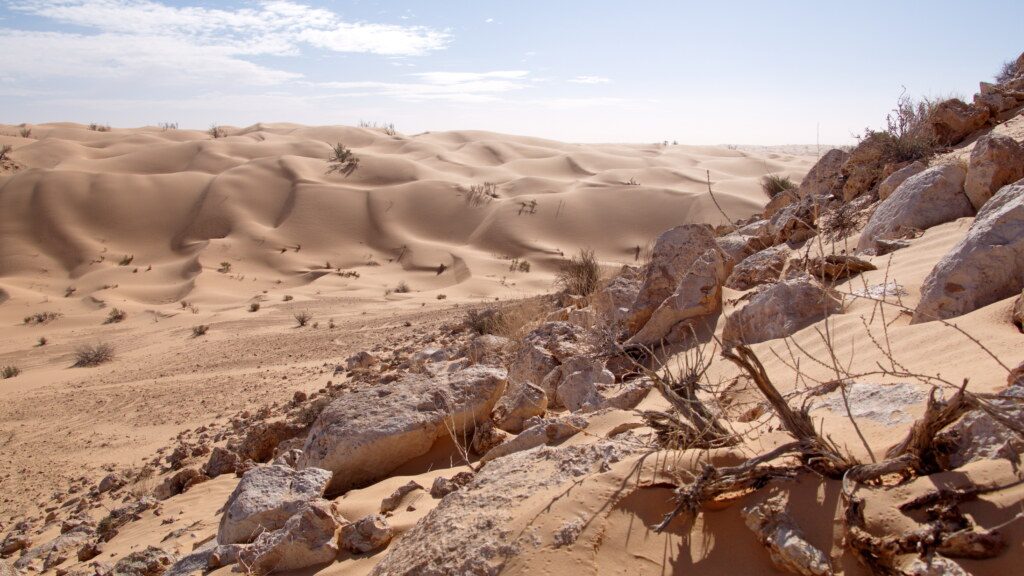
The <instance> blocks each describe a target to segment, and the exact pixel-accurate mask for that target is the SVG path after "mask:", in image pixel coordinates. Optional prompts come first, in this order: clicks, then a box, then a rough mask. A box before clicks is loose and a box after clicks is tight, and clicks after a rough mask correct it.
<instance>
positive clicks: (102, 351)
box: [75, 342, 114, 368]
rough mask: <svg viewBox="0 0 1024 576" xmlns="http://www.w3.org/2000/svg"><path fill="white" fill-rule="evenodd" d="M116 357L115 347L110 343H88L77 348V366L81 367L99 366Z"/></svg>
mask: <svg viewBox="0 0 1024 576" xmlns="http://www.w3.org/2000/svg"><path fill="white" fill-rule="evenodd" d="M113 359H114V348H113V346H111V345H110V344H106V343H102V342H101V343H99V344H86V345H84V346H79V347H78V348H77V349H76V350H75V366H76V367H79V368H83V367H89V366H99V365H100V364H103V363H104V362H110V361H111V360H113Z"/></svg>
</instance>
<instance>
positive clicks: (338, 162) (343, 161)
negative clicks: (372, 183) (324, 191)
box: [327, 142, 359, 176]
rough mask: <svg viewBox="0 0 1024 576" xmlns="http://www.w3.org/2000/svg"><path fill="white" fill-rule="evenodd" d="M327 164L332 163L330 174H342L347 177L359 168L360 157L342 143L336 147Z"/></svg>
mask: <svg viewBox="0 0 1024 576" xmlns="http://www.w3.org/2000/svg"><path fill="white" fill-rule="evenodd" d="M327 162H328V163H330V167H329V168H327V173H328V174H332V173H334V172H341V173H342V174H344V175H345V176H349V175H351V174H352V173H353V172H355V171H356V168H358V167H359V157H357V156H356V155H355V153H354V152H352V151H351V150H349V149H348V148H347V147H346V146H345V145H344V144H342V143H341V142H338V143H337V144H335V145H334V148H333V149H332V150H331V156H330V157H329V158H327Z"/></svg>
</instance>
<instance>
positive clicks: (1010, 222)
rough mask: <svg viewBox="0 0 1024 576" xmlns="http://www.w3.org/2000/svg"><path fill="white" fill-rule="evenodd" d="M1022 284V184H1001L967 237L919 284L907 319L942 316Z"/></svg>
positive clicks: (990, 300) (967, 309) (1011, 292)
mask: <svg viewBox="0 0 1024 576" xmlns="http://www.w3.org/2000/svg"><path fill="white" fill-rule="evenodd" d="M1022 288H1024V182H1018V183H1016V184H1012V185H1009V186H1004V187H1003V188H1002V189H1001V190H999V192H998V193H997V194H996V195H995V196H993V197H992V198H991V199H990V200H989V201H988V202H986V203H985V205H984V206H983V207H982V209H981V211H980V212H978V216H977V217H976V218H975V219H974V223H973V224H971V227H970V229H968V231H967V235H966V236H965V237H964V238H963V239H962V240H961V241H960V242H959V243H957V244H956V246H954V247H953V248H952V249H951V250H950V251H949V252H948V253H947V254H946V255H945V256H943V257H942V259H941V260H939V263H938V264H936V265H935V268H933V269H932V271H931V273H929V274H928V277H927V278H925V280H924V284H923V286H922V288H921V302H920V303H919V304H918V305H917V309H916V310H915V311H914V317H913V319H912V323H920V322H928V321H929V320H935V319H947V318H953V317H955V316H960V315H961V314H966V313H968V312H970V311H972V310H976V309H978V308H981V307H982V306H987V305H989V304H992V303H993V302H997V301H999V300H1002V299H1004V298H1010V297H1011V296H1014V295H1016V294H1019V293H1020V291H1021V289H1022Z"/></svg>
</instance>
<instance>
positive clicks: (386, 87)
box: [316, 70, 530, 102]
mask: <svg viewBox="0 0 1024 576" xmlns="http://www.w3.org/2000/svg"><path fill="white" fill-rule="evenodd" d="M410 77H411V78H414V79H416V80H417V81H412V82H376V81H366V82H322V83H318V84H316V87H317V88H319V89H323V90H327V91H328V92H329V93H330V94H331V95H334V96H353V97H354V96H386V97H391V98H398V99H403V100H450V101H455V102H492V101H495V100H498V99H500V96H499V95H500V94H504V93H508V92H513V91H517V90H522V89H524V88H528V87H529V86H530V80H529V72H528V71H525V70H495V71H491V72H420V73H417V74H411V75H410Z"/></svg>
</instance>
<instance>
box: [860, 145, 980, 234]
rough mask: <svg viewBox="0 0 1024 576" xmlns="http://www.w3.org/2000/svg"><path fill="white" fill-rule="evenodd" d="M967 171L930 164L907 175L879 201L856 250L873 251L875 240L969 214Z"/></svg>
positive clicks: (945, 165)
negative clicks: (966, 185)
mask: <svg viewBox="0 0 1024 576" xmlns="http://www.w3.org/2000/svg"><path fill="white" fill-rule="evenodd" d="M966 176H967V173H966V171H965V170H964V169H963V167H961V166H958V165H956V164H944V165H940V166H933V167H931V168H928V169H927V170H925V171H923V172H921V173H919V174H916V175H914V176H911V177H910V178H907V180H906V181H905V182H903V184H900V186H899V188H897V189H896V190H895V191H894V192H893V193H892V195H891V196H889V197H888V198H886V199H885V200H883V201H882V202H880V203H879V204H878V207H877V208H876V209H875V212H874V214H872V215H871V219H870V220H868V223H867V225H866V226H865V227H864V230H863V231H861V235H860V241H859V242H858V244H857V250H859V251H861V252H866V253H873V252H875V251H877V250H878V244H877V241H878V240H880V239H881V240H892V239H896V238H901V237H903V236H906V235H908V234H910V233H912V232H914V231H915V230H924V229H926V228H931V227H932V226H936V225H938V224H942V223H943V222H949V221H951V220H956V219H957V218H962V217H964V216H971V215H972V214H974V209H973V208H972V207H971V203H970V201H969V200H968V199H967V196H966V195H965V194H964V179H965V178H966Z"/></svg>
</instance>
